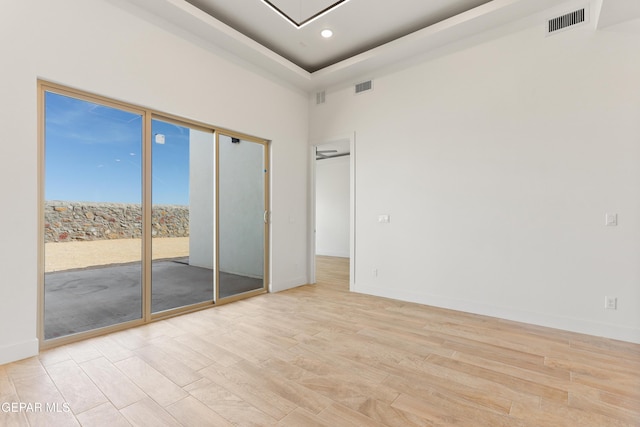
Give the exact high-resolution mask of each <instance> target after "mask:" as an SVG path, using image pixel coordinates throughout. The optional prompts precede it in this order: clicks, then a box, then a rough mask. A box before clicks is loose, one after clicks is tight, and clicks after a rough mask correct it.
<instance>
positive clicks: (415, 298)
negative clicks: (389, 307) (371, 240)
mask: <svg viewBox="0 0 640 427" xmlns="http://www.w3.org/2000/svg"><path fill="white" fill-rule="evenodd" d="M353 291H354V292H359V293H363V294H368V295H375V296H380V297H385V298H391V299H396V300H401V301H407V302H414V303H418V304H424V305H430V306H434V307H440V308H446V309H450V310H457V311H464V312H467V313H474V314H480V315H483V316H490V317H497V318H500V319H505V320H512V321H514V322H522V323H529V324H532V325H538V326H544V327H548V328H553V329H561V330H564V331H570V332H577V333H580V334H587V335H593V336H598V337H605V338H611V339H615V340H620V341H627V342H632V343H636V344H640V329H634V328H628V327H624V326H618V325H611V324H606V323H598V322H593V321H590V320H584V319H573V318H568V317H561V316H554V315H550V314H546V313H536V312H530V311H523V310H514V309H511V308H505V307H498V306H491V305H486V304H479V303H474V302H471V301H465V300H458V299H452V298H443V297H438V296H432V295H424V294H416V293H411V292H398V291H397V290H393V291H391V290H389V289H385V288H378V287H375V286H354V289H353Z"/></svg>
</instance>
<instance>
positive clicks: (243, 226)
mask: <svg viewBox="0 0 640 427" xmlns="http://www.w3.org/2000/svg"><path fill="white" fill-rule="evenodd" d="M267 148H268V146H267V143H266V141H261V140H253V139H251V140H249V139H243V138H240V137H234V136H231V135H225V134H218V168H217V170H218V216H219V218H218V233H219V239H218V266H219V268H218V289H217V290H218V297H219V298H220V299H224V298H232V297H237V296H239V295H244V294H247V293H251V292H257V291H263V290H266V286H267V256H266V254H267V246H266V245H267V241H268V239H267V237H268V220H269V212H268V206H269V204H268V156H267V153H268V151H267Z"/></svg>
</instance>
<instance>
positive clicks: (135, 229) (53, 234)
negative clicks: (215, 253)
mask: <svg viewBox="0 0 640 427" xmlns="http://www.w3.org/2000/svg"><path fill="white" fill-rule="evenodd" d="M44 229H45V242H71V241H83V240H104V239H134V238H140V237H142V208H141V205H139V204H125V203H91V202H63V201H48V202H45V208H44ZM152 234H153V236H154V237H187V236H189V207H188V206H176V205H154V208H153V213H152Z"/></svg>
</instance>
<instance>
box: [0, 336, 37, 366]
mask: <svg viewBox="0 0 640 427" xmlns="http://www.w3.org/2000/svg"><path fill="white" fill-rule="evenodd" d="M39 348H40V346H39V344H38V339H37V338H33V339H31V340H27V341H23V342H20V343H16V344H10V345H5V346H2V347H0V365H4V364H5V363H11V362H15V361H16V360H21V359H26V358H27V357H33V356H37V355H38V351H39Z"/></svg>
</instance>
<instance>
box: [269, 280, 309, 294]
mask: <svg viewBox="0 0 640 427" xmlns="http://www.w3.org/2000/svg"><path fill="white" fill-rule="evenodd" d="M308 283H309V281H308V278H307V277H306V276H300V277H297V278H295V279H290V280H285V281H278V282H277V283H271V284H270V285H269V291H270V292H280V291H286V290H287V289H291V288H297V287H298V286H302V285H306V284H308Z"/></svg>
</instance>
